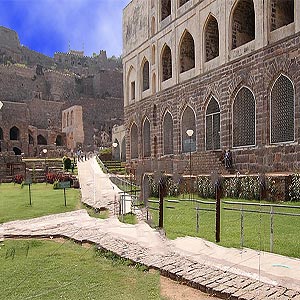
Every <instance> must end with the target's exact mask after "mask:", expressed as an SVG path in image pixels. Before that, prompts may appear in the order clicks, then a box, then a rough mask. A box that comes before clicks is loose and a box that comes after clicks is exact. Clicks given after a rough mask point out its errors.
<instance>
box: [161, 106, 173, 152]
mask: <svg viewBox="0 0 300 300" xmlns="http://www.w3.org/2000/svg"><path fill="white" fill-rule="evenodd" d="M173 131H174V129H173V117H172V115H171V113H170V112H169V111H166V112H165V114H164V118H163V154H164V155H168V154H173V153H174V145H173V144H174V141H173V140H174V139H173Z"/></svg>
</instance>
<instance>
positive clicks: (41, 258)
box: [0, 240, 161, 300]
mask: <svg viewBox="0 0 300 300" xmlns="http://www.w3.org/2000/svg"><path fill="white" fill-rule="evenodd" d="M0 265H1V272H0V282H1V299H6V300H20V299H22V300H25V299H41V300H43V299H47V300H57V299H67V300H73V299H74V300H75V299H76V300H77V299H104V300H105V299H107V300H114V299H122V300H127V299H128V300H135V299H137V300H138V299H149V300H152V299H153V300H154V299H161V297H160V292H159V274H158V273H157V272H155V273H152V272H151V273H149V272H145V270H144V268H142V267H140V266H136V265H132V264H131V263H130V262H129V261H127V260H120V259H118V258H116V257H115V256H112V255H109V253H102V252H97V251H96V250H95V248H94V246H90V245H89V246H87V247H81V246H79V245H76V244H74V243H73V242H70V241H64V242H63V243H60V244H58V243H57V242H54V241H41V240H30V241H27V240H19V241H11V240H7V241H5V242H4V244H3V245H1V248H0ZM128 265H130V266H128Z"/></svg>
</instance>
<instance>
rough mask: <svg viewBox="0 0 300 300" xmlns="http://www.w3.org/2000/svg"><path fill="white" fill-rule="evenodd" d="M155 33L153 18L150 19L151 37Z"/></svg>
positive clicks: (154, 20)
mask: <svg viewBox="0 0 300 300" xmlns="http://www.w3.org/2000/svg"><path fill="white" fill-rule="evenodd" d="M155 33H156V19H155V17H154V16H153V17H152V19H151V36H154V35H155Z"/></svg>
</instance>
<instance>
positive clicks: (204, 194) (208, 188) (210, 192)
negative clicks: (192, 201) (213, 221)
mask: <svg viewBox="0 0 300 300" xmlns="http://www.w3.org/2000/svg"><path fill="white" fill-rule="evenodd" d="M196 192H197V194H198V195H199V196H200V197H201V198H215V188H214V185H213V183H212V181H211V179H210V178H209V177H206V176H199V177H197V180H196Z"/></svg>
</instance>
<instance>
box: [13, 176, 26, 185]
mask: <svg viewBox="0 0 300 300" xmlns="http://www.w3.org/2000/svg"><path fill="white" fill-rule="evenodd" d="M23 181H24V176H23V175H22V174H17V175H15V178H14V183H17V184H21V183H22V182H23Z"/></svg>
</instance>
